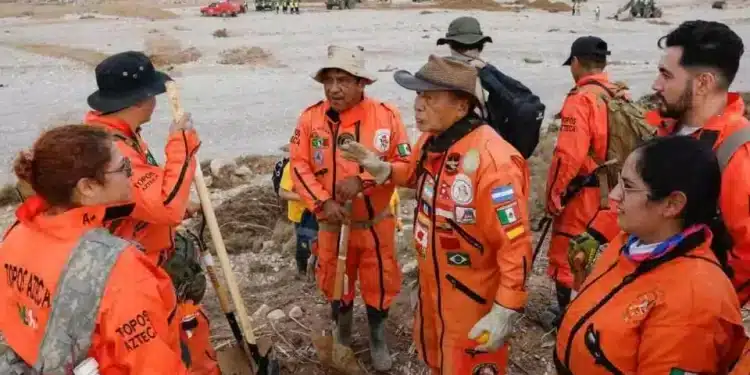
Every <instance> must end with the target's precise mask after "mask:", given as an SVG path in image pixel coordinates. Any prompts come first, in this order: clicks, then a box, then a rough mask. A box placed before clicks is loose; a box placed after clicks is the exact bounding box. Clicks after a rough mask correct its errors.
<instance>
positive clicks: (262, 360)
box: [166, 81, 281, 375]
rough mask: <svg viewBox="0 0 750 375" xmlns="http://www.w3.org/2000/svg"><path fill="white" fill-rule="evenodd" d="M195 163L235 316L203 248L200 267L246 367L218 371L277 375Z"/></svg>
mask: <svg viewBox="0 0 750 375" xmlns="http://www.w3.org/2000/svg"><path fill="white" fill-rule="evenodd" d="M166 85H167V96H168V98H169V104H170V107H171V108H172V116H173V117H174V119H175V121H177V120H178V119H179V118H181V117H182V116H183V110H182V106H181V103H180V97H179V91H178V88H177V85H176V83H175V82H174V81H170V82H167V84H166ZM195 159H196V160H195V161H196V164H197V166H196V170H195V188H196V190H197V191H198V197H199V198H200V202H201V208H202V210H203V216H204V220H206V223H207V224H208V229H209V232H210V233H211V240H212V242H213V244H214V248H215V249H216V254H217V256H218V257H219V262H220V264H221V267H222V270H223V273H224V277H225V278H226V281H227V285H228V287H229V293H230V295H231V298H232V302H233V303H234V310H236V314H235V311H234V310H233V309H232V306H231V305H230V303H229V298H227V294H226V290H225V289H224V288H223V287H222V285H221V284H220V283H219V280H218V277H217V276H216V272H215V270H214V268H213V260H212V257H211V254H210V252H208V250H207V249H205V246H204V254H203V255H204V263H205V264H204V265H205V267H206V272H207V273H208V275H209V279H210V280H211V283H212V284H213V286H214V288H215V289H216V294H217V296H218V298H219V304H220V306H221V309H222V311H223V312H224V314H225V315H226V317H227V320H228V322H229V326H230V327H231V329H232V334H233V335H234V337H235V339H237V342H238V344H239V345H240V348H242V350H243V351H244V354H245V357H246V359H247V362H248V363H247V367H245V366H243V364H238V363H237V360H236V359H235V358H231V360H230V361H229V362H225V363H231V366H228V367H231V369H222V372H223V373H224V374H227V375H235V374H238V375H239V374H246V373H247V371H248V369H249V371H251V372H250V373H251V374H257V375H279V374H280V373H281V368H280V364H279V362H278V360H277V359H275V358H274V356H273V354H274V353H273V352H272V350H271V349H272V345H271V344H270V343H268V344H266V343H263V344H266V345H259V343H258V341H257V340H256V337H255V334H254V333H253V328H252V325H251V324H250V320H249V319H250V317H249V316H248V315H247V309H246V308H245V304H244V302H243V301H242V296H241V294H240V291H239V287H238V284H237V281H236V280H235V278H234V273H233V272H232V268H231V264H230V262H229V256H228V255H227V250H226V247H225V246H224V240H223V238H222V236H221V231H220V230H219V225H218V222H217V220H216V213H215V212H214V208H213V206H212V205H211V197H210V195H209V192H208V188H207V187H206V182H205V181H204V179H203V172H202V171H201V166H200V159H199V158H198V156H197V155H196V156H195ZM237 315H239V318H240V320H239V324H238V322H237ZM240 328H241V329H240ZM230 353H231V352H228V353H227V356H230V355H231V356H232V357H236V355H235V354H230ZM221 359H222V355H221V354H219V364H220V365H221V364H222V360H221Z"/></svg>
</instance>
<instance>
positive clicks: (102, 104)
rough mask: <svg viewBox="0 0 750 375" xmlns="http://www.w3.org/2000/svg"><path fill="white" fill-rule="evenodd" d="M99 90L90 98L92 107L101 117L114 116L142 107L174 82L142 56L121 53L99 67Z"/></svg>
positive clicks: (97, 80) (140, 54)
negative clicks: (132, 108) (167, 84)
mask: <svg viewBox="0 0 750 375" xmlns="http://www.w3.org/2000/svg"><path fill="white" fill-rule="evenodd" d="M95 73H96V85H97V86H98V88H99V89H98V90H96V92H94V93H93V94H91V95H89V97H88V103H89V107H91V108H92V109H94V110H96V111H99V112H101V113H112V112H117V111H120V110H122V109H125V108H128V107H131V106H133V105H136V104H138V103H139V102H141V101H143V100H144V99H147V98H149V97H152V96H156V95H159V94H163V93H164V92H166V91H167V88H166V86H165V83H166V82H167V81H171V80H172V78H170V77H169V76H168V75H167V74H166V73H163V72H160V71H158V70H156V69H155V68H154V64H153V63H152V62H151V60H150V59H149V58H148V57H147V56H146V55H145V54H143V53H142V52H136V51H127V52H121V53H118V54H115V55H112V56H110V57H107V58H106V59H104V61H102V62H100V63H99V65H97V66H96V69H95Z"/></svg>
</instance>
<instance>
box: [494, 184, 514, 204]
mask: <svg viewBox="0 0 750 375" xmlns="http://www.w3.org/2000/svg"><path fill="white" fill-rule="evenodd" d="M491 194H492V203H493V204H501V203H508V202H510V201H512V200H514V199H516V195H515V192H514V191H513V186H511V185H503V186H499V187H496V188H494V189H492V193H491Z"/></svg>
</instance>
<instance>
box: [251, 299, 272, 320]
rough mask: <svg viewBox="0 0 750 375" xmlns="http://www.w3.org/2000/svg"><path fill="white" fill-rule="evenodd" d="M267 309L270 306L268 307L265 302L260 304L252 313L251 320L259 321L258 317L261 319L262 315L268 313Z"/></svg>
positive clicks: (268, 309) (269, 309)
mask: <svg viewBox="0 0 750 375" xmlns="http://www.w3.org/2000/svg"><path fill="white" fill-rule="evenodd" d="M269 311H271V308H270V307H268V305H266V304H265V303H264V304H262V305H260V307H259V308H258V310H255V312H254V313H253V316H252V318H253V320H254V321H256V322H257V321H259V320H260V319H261V318H262V317H264V316H266V315H268V312H269Z"/></svg>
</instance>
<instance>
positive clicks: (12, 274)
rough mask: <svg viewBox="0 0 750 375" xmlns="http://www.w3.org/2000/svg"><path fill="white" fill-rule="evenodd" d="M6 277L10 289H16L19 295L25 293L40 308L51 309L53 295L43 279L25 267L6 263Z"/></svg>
mask: <svg viewBox="0 0 750 375" xmlns="http://www.w3.org/2000/svg"><path fill="white" fill-rule="evenodd" d="M5 275H6V280H7V282H8V286H9V287H11V288H15V289H16V290H17V291H18V292H19V293H22V294H23V293H25V294H26V296H27V297H29V299H31V300H32V301H34V303H35V304H36V305H37V306H38V307H40V308H49V307H50V305H51V302H52V293H51V292H50V290H49V289H48V288H47V287H46V286H45V285H44V280H43V279H42V278H41V277H39V276H38V275H35V274H33V273H31V272H29V270H27V269H25V268H23V267H20V266H14V265H12V264H8V263H5Z"/></svg>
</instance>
